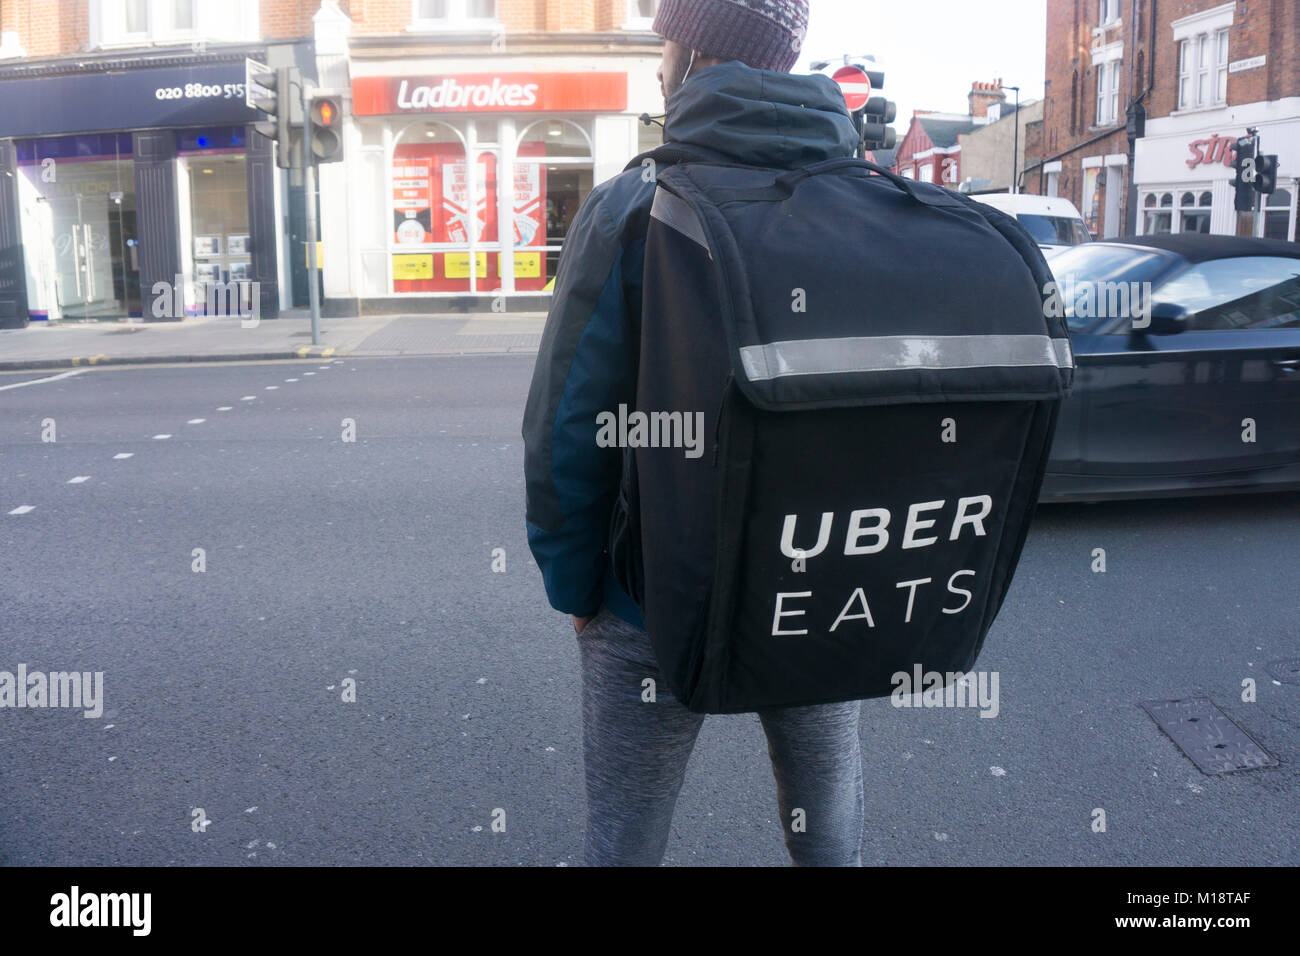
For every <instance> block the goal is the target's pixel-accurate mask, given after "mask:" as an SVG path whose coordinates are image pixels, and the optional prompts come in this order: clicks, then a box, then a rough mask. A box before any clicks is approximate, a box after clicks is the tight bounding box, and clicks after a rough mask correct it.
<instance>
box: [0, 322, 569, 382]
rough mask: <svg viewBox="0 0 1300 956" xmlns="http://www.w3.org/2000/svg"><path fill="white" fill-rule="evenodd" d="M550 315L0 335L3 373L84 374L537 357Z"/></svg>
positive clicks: (81, 327) (52, 327)
mask: <svg viewBox="0 0 1300 956" xmlns="http://www.w3.org/2000/svg"><path fill="white" fill-rule="evenodd" d="M545 322H546V315H545V313H542V312H517V313H510V314H504V315H501V314H495V313H472V314H467V315H454V316H442V315H438V316H430V315H397V316H391V315H384V316H352V317H348V318H336V319H322V320H321V333H320V343H319V344H315V345H314V344H312V340H311V319H310V318H300V317H292V318H290V317H281V318H277V319H263V320H261V321H259V322H257V323H256V324H255V325H253V326H251V327H248V328H245V327H244V324H243V323H242V322H241V320H240V319H239V318H238V317H229V318H227V317H220V318H217V317H213V318H208V317H199V318H192V319H186V320H184V321H182V322H141V321H139V320H135V321H123V322H96V321H90V322H53V323H50V322H33V323H32V324H31V325H30V326H29V327H28V328H25V329H3V330H0V370H6V371H13V370H26V369H48V368H80V367H83V366H89V365H140V364H156V363H172V362H214V361H232V362H239V361H264V360H276V359H302V358H337V357H344V356H357V357H363V356H364V357H389V356H404V355H466V354H474V353H478V354H508V353H511V352H536V351H537V346H538V344H539V343H540V341H541V337H542V327H543V325H544V324H545Z"/></svg>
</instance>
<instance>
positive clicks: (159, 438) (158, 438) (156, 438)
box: [153, 435, 172, 441]
mask: <svg viewBox="0 0 1300 956" xmlns="http://www.w3.org/2000/svg"><path fill="white" fill-rule="evenodd" d="M171 437H172V436H171V435H154V436H153V440H154V441H166V440H167V439H168V438H171Z"/></svg>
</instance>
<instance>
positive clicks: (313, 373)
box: [302, 372, 316, 375]
mask: <svg viewBox="0 0 1300 956" xmlns="http://www.w3.org/2000/svg"><path fill="white" fill-rule="evenodd" d="M302 374H303V375H315V374H316V373H315V372H303V373H302Z"/></svg>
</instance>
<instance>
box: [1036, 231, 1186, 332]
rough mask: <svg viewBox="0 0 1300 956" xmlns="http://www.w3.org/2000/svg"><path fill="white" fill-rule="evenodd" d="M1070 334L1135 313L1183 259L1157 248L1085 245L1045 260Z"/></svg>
mask: <svg viewBox="0 0 1300 956" xmlns="http://www.w3.org/2000/svg"><path fill="white" fill-rule="evenodd" d="M1047 265H1048V267H1049V268H1050V269H1051V270H1052V276H1053V277H1054V278H1055V280H1056V285H1057V289H1058V291H1059V292H1060V295H1061V302H1062V305H1063V307H1064V312H1065V320H1066V323H1067V324H1068V325H1069V327H1070V329H1071V330H1072V331H1076V332H1080V331H1086V330H1089V329H1092V328H1094V327H1095V326H1099V325H1101V324H1103V322H1107V321H1109V320H1111V319H1117V318H1128V317H1130V315H1132V314H1133V313H1136V312H1137V311H1138V309H1139V306H1140V303H1141V301H1142V300H1143V298H1144V297H1145V294H1146V292H1147V290H1148V289H1149V288H1150V287H1149V286H1148V285H1147V283H1151V284H1153V285H1154V284H1155V283H1156V281H1157V280H1158V279H1159V278H1160V277H1162V276H1164V275H1166V274H1168V273H1169V272H1170V271H1171V270H1175V269H1177V268H1179V267H1180V266H1185V265H1186V260H1185V259H1183V258H1182V257H1180V256H1175V255H1173V254H1172V253H1169V252H1164V251H1163V250H1159V249H1140V248H1135V247H1133V246H1122V245H1112V244H1110V243H1105V242H1088V243H1084V244H1082V245H1078V246H1074V247H1072V248H1070V249H1066V250H1065V251H1064V252H1062V253H1061V254H1060V255H1058V256H1055V257H1053V258H1051V259H1049V260H1047Z"/></svg>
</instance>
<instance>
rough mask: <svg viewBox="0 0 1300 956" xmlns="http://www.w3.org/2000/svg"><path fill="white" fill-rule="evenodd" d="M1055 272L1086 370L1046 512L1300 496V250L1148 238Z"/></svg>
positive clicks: (1078, 256)
mask: <svg viewBox="0 0 1300 956" xmlns="http://www.w3.org/2000/svg"><path fill="white" fill-rule="evenodd" d="M1048 264H1049V266H1050V267H1051V269H1052V272H1053V274H1054V275H1055V276H1056V281H1057V284H1058V291H1059V292H1060V301H1061V303H1062V306H1063V311H1064V314H1065V317H1066V320H1067V322H1068V323H1069V327H1070V341H1071V344H1072V345H1073V347H1074V352H1075V361H1076V364H1077V369H1078V370H1077V373H1076V377H1075V389H1074V392H1073V393H1072V394H1071V396H1070V397H1069V398H1068V399H1067V400H1066V402H1065V403H1064V406H1063V407H1062V410H1061V418H1060V424H1059V427H1058V430H1057V433H1056V440H1055V443H1054V445H1053V447H1052V454H1051V461H1050V463H1049V464H1048V475H1047V478H1046V480H1045V481H1044V484H1043V490H1042V495H1041V500H1044V501H1071V500H1097V499H1102V498H1144V497H1157V496H1165V495H1187V494H1197V493H1226V492H1234V491H1264V490H1281V489H1286V488H1300V244H1296V243H1292V242H1282V241H1277V240H1270V239H1247V238H1237V237H1232V236H1209V235H1200V234H1195V235H1188V234H1183V235H1174V236H1150V237H1143V238H1137V239H1123V240H1107V241H1103V242H1094V243H1086V244H1084V245H1080V246H1075V247H1074V248H1072V249H1069V250H1067V251H1065V252H1063V253H1061V254H1060V255H1059V256H1057V257H1055V258H1053V259H1051V260H1050V261H1049V263H1048Z"/></svg>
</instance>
